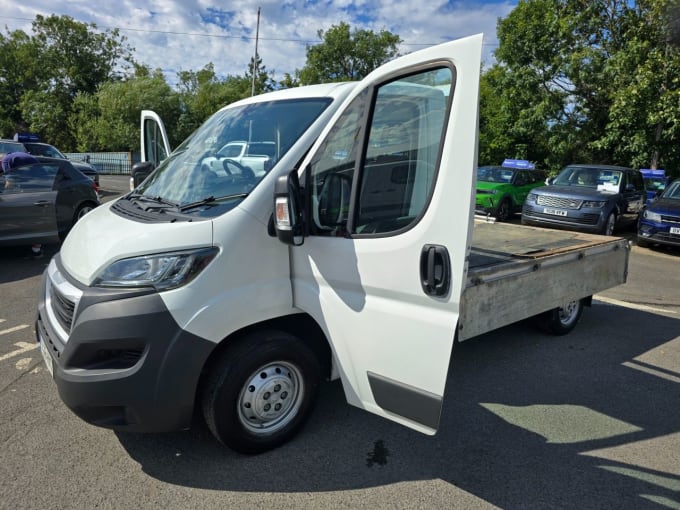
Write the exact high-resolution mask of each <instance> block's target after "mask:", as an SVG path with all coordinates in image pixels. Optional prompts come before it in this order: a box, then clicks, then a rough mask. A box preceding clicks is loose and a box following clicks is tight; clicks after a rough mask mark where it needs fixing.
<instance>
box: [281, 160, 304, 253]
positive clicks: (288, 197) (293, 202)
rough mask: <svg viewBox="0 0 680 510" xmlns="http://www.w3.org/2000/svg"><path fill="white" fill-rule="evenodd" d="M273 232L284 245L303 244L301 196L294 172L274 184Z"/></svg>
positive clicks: (296, 175) (283, 176) (298, 182)
mask: <svg viewBox="0 0 680 510" xmlns="http://www.w3.org/2000/svg"><path fill="white" fill-rule="evenodd" d="M274 231H275V232H276V237H278V238H279V241H281V242H282V243H284V244H288V245H290V246H300V245H302V244H303V243H304V218H303V213H302V195H301V190H300V181H299V180H298V174H297V171H296V170H293V171H292V172H290V173H289V174H288V175H282V176H281V177H279V178H278V179H276V182H275V184H274Z"/></svg>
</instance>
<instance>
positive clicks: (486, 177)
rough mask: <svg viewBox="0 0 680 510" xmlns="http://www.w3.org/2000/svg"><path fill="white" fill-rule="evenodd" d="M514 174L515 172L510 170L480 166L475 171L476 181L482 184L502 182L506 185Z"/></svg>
mask: <svg viewBox="0 0 680 510" xmlns="http://www.w3.org/2000/svg"><path fill="white" fill-rule="evenodd" d="M514 173H515V171H514V170H512V169H510V168H502V167H499V166H480V167H479V168H478V169H477V180H478V181H483V182H504V183H506V184H508V183H510V182H511V181H512V176H513V174H514Z"/></svg>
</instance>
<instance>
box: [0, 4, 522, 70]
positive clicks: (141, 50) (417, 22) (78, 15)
mask: <svg viewBox="0 0 680 510" xmlns="http://www.w3.org/2000/svg"><path fill="white" fill-rule="evenodd" d="M515 5H516V1H515V0H506V1H502V0H501V1H491V0H479V1H466V0H465V1H463V0H462V1H458V2H452V1H446V0H437V1H435V0H420V1H408V2H404V1H403V0H383V1H377V0H306V1H305V0H260V1H258V0H222V1H220V2H218V1H216V0H113V1H112V0H106V1H103V0H23V1H22V2H17V1H16V0H0V24H1V25H2V30H3V33H5V31H6V29H9V30H10V31H11V30H17V29H21V30H24V31H25V32H27V33H31V21H32V20H33V19H35V16H36V15H37V14H43V15H50V14H57V15H68V16H71V17H72V18H74V19H76V20H78V21H81V22H84V23H95V24H96V25H97V27H98V28H99V29H106V28H118V29H119V30H120V33H121V34H122V35H124V36H125V37H126V38H127V42H128V43H129V44H130V45H131V46H132V47H134V48H135V59H136V60H137V61H138V62H141V63H144V64H147V65H149V66H150V67H151V68H153V69H155V68H161V69H162V70H163V72H164V73H165V74H166V77H167V78H168V80H169V81H170V82H174V81H175V76H176V73H177V72H179V71H188V70H194V71H197V70H199V69H202V68H203V67H204V66H205V65H207V64H208V63H210V62H212V63H213V64H214V66H215V71H216V72H217V74H218V75H220V76H226V75H230V74H231V75H242V74H243V73H244V72H245V71H246V69H247V67H248V63H249V62H250V58H251V57H252V56H253V54H254V52H255V40H256V31H257V11H258V7H259V8H260V25H259V36H258V37H257V46H258V53H259V55H260V57H261V58H262V62H263V64H264V65H265V66H266V67H267V69H268V70H269V71H270V72H273V73H274V78H275V79H276V80H280V79H282V78H283V75H284V73H291V74H292V73H293V71H294V70H295V69H296V68H297V69H299V68H301V67H302V66H303V65H304V63H305V48H306V46H307V45H313V44H315V43H318V42H320V39H319V37H318V36H317V32H318V30H319V29H322V30H327V29H329V28H330V27H331V26H333V25H337V24H339V23H340V22H341V21H344V22H346V23H349V25H350V26H351V27H352V28H358V29H368V30H373V31H376V32H378V31H380V30H383V29H384V30H388V31H390V32H392V33H394V34H397V35H399V36H400V37H401V39H402V40H403V43H402V44H401V46H400V48H399V51H400V53H408V52H411V51H415V50H418V49H421V48H423V47H427V46H431V45H434V44H438V43H441V42H445V41H449V40H452V39H457V38H459V37H463V36H467V35H471V34H476V33H480V32H482V33H484V57H483V58H484V62H485V64H486V65H488V64H490V63H492V62H493V50H494V49H495V48H496V46H497V40H496V22H497V20H498V18H503V17H505V16H507V15H508V13H509V12H510V11H511V10H512V8H513V7H514V6H515Z"/></svg>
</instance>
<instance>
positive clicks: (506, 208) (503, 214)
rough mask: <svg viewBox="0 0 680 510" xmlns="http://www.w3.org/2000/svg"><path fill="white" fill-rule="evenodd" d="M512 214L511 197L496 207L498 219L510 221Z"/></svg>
mask: <svg viewBox="0 0 680 510" xmlns="http://www.w3.org/2000/svg"><path fill="white" fill-rule="evenodd" d="M511 214H512V202H511V201H510V199H509V198H504V199H503V200H502V201H501V203H500V204H499V205H498V209H496V220H497V221H508V220H509V219H510V215H511Z"/></svg>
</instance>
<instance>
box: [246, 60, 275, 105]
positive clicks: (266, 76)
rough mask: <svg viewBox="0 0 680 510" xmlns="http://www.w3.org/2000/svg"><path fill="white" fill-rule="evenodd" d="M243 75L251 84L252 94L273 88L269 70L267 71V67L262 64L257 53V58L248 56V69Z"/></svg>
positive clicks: (269, 90)
mask: <svg viewBox="0 0 680 510" xmlns="http://www.w3.org/2000/svg"><path fill="white" fill-rule="evenodd" d="M253 67H254V68H255V83H254V85H255V87H253ZM243 77H244V78H245V79H246V80H247V81H248V82H249V83H250V84H251V94H252V95H258V94H263V93H264V92H271V91H272V90H274V79H273V78H272V76H271V74H270V73H269V71H267V67H266V66H265V65H263V64H262V58H261V57H260V55H259V54H258V55H257V60H256V59H255V58H254V57H250V64H248V70H247V71H246V73H245V75H244V76H243ZM253 89H254V90H253ZM253 92H254V94H253Z"/></svg>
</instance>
